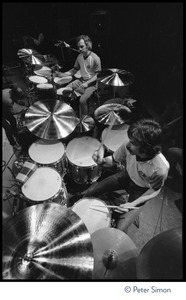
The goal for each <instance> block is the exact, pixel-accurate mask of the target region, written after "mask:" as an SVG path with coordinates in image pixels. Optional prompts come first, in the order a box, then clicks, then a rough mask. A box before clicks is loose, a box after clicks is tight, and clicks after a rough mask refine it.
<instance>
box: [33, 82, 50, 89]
mask: <svg viewBox="0 0 186 300" xmlns="http://www.w3.org/2000/svg"><path fill="white" fill-rule="evenodd" d="M38 85H42V86H43V85H50V87H48V90H51V89H53V88H54V87H53V85H52V84H51V83H48V82H45V83H38V84H37V86H36V87H37V89H40V90H45V89H42V88H40V87H39V86H38ZM46 90H47V88H46Z"/></svg>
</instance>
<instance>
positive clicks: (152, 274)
mask: <svg viewBox="0 0 186 300" xmlns="http://www.w3.org/2000/svg"><path fill="white" fill-rule="evenodd" d="M182 255H183V253H182V229H181V228H174V229H170V230H167V231H164V232H162V233H160V234H158V235H156V236H155V237H153V238H152V239H151V240H150V241H149V242H148V243H147V244H146V245H145V246H144V247H143V248H142V250H141V252H140V254H139V256H138V259H137V278H138V279H152V280H159V279H160V280H169V279H174V280H179V279H183V258H182Z"/></svg>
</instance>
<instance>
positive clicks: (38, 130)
mask: <svg viewBox="0 0 186 300" xmlns="http://www.w3.org/2000/svg"><path fill="white" fill-rule="evenodd" d="M78 122H79V119H78V118H77V117H76V114H75V111H74V110H73V109H72V107H71V106H70V105H68V104H66V103H63V102H61V101H59V100H45V101H44V102H42V101H37V102H35V103H34V104H33V105H32V106H30V107H29V108H28V110H27V112H26V114H25V123H26V126H27V128H28V129H29V130H30V131H31V132H32V133H33V134H34V135H36V136H37V137H39V138H42V139H46V140H57V139H62V138H65V137H67V136H68V135H69V134H70V133H72V132H73V131H74V129H75V127H76V125H77V124H78Z"/></svg>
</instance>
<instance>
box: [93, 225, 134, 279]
mask: <svg viewBox="0 0 186 300" xmlns="http://www.w3.org/2000/svg"><path fill="white" fill-rule="evenodd" d="M91 239H92V244H93V251H94V270H93V279H103V280H105V279H106V280H109V279H110V280H112V279H136V259H137V248H136V246H135V244H134V243H133V241H132V240H131V239H130V238H129V236H128V235H127V234H125V233H124V232H123V231H120V230H118V229H116V228H102V229H99V230H97V231H95V232H94V233H93V234H92V235H91Z"/></svg>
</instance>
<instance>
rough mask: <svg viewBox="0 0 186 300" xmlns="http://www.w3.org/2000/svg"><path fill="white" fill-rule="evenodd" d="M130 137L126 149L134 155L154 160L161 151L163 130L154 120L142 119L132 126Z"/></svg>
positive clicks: (129, 131)
mask: <svg viewBox="0 0 186 300" xmlns="http://www.w3.org/2000/svg"><path fill="white" fill-rule="evenodd" d="M128 137H129V142H128V144H127V146H126V147H127V149H128V151H129V152H130V153H131V154H133V155H138V156H140V157H144V158H145V157H150V158H152V157H154V156H155V155H156V154H158V153H159V152H160V151H161V142H162V129H161V126H160V124H159V123H158V122H156V121H155V120H153V119H141V120H138V121H136V122H135V123H133V124H131V125H130V127H129V129H128ZM141 154H144V155H143V156H142V155H141Z"/></svg>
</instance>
